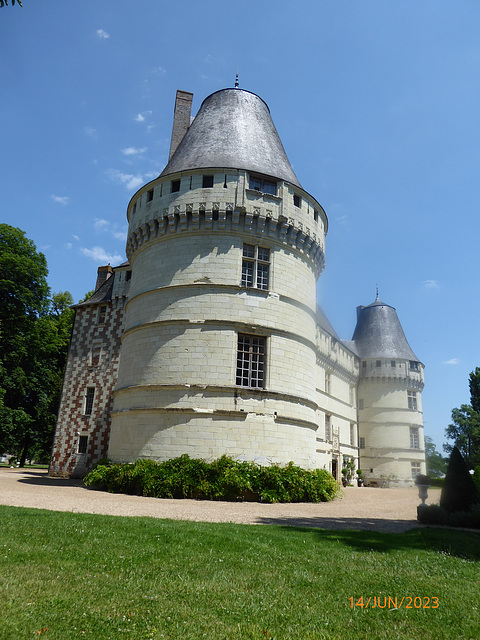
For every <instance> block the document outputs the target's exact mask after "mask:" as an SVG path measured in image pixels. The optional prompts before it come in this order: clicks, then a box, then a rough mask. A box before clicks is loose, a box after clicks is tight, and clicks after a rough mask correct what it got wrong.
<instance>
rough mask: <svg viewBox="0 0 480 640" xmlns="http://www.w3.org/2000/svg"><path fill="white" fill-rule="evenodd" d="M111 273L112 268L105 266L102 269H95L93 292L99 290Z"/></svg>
mask: <svg viewBox="0 0 480 640" xmlns="http://www.w3.org/2000/svg"><path fill="white" fill-rule="evenodd" d="M112 273H113V269H112V267H111V266H110V265H109V264H107V265H106V266H104V267H98V269H97V283H96V284H95V291H97V290H98V289H100V287H101V286H102V284H103V283H104V282H106V281H107V280H108V279H109V278H110V276H111V275H112Z"/></svg>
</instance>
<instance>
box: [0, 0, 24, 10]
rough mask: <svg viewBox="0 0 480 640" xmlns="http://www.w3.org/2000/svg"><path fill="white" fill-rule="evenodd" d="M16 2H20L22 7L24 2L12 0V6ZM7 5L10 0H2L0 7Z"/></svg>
mask: <svg viewBox="0 0 480 640" xmlns="http://www.w3.org/2000/svg"><path fill="white" fill-rule="evenodd" d="M15 2H16V3H17V4H19V5H20V6H21V7H23V4H22V3H21V2H20V0H12V7H13V5H14V4H15ZM5 5H7V7H8V0H0V9H1V8H2V7H4V6H5Z"/></svg>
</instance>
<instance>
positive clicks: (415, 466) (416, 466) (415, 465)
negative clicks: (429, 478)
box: [410, 461, 422, 480]
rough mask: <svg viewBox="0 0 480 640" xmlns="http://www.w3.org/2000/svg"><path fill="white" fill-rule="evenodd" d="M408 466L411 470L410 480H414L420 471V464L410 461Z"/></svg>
mask: <svg viewBox="0 0 480 640" xmlns="http://www.w3.org/2000/svg"><path fill="white" fill-rule="evenodd" d="M410 468H411V470H412V480H415V478H416V477H417V476H419V475H420V474H421V472H422V466H421V464H420V462H416V461H415V462H410Z"/></svg>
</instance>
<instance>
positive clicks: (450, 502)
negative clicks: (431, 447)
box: [440, 447, 477, 513]
mask: <svg viewBox="0 0 480 640" xmlns="http://www.w3.org/2000/svg"><path fill="white" fill-rule="evenodd" d="M476 503H477V492H476V488H475V484H474V482H473V480H472V476H471V475H470V473H469V471H468V467H467V465H466V462H465V460H464V459H463V457H462V454H461V453H460V451H459V450H458V449H457V447H453V449H452V453H451V455H450V460H449V462H448V469H447V474H446V476H445V484H444V485H443V488H442V494H441V497H440V506H441V507H443V508H444V509H445V510H446V511H449V512H450V513H453V512H455V511H471V509H472V507H473V506H474V505H475V504H476Z"/></svg>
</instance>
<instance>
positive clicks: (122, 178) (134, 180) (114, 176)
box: [108, 169, 145, 190]
mask: <svg viewBox="0 0 480 640" xmlns="http://www.w3.org/2000/svg"><path fill="white" fill-rule="evenodd" d="M108 174H109V176H110V179H111V180H113V182H117V183H120V184H124V185H125V187H126V188H127V189H129V190H132V189H138V187H141V186H142V185H143V184H145V180H144V179H143V177H142V176H141V175H140V174H136V175H133V174H131V173H123V172H122V171H118V170H117V169H110V171H109V172H108Z"/></svg>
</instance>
